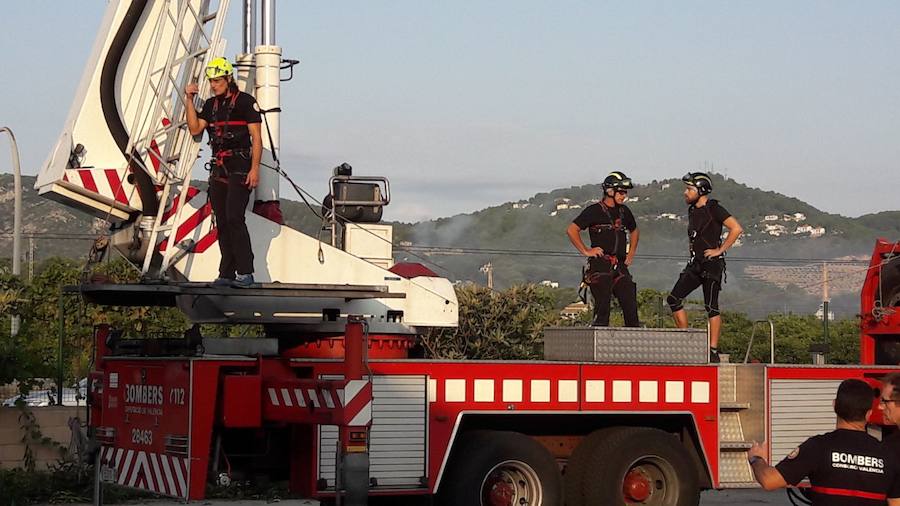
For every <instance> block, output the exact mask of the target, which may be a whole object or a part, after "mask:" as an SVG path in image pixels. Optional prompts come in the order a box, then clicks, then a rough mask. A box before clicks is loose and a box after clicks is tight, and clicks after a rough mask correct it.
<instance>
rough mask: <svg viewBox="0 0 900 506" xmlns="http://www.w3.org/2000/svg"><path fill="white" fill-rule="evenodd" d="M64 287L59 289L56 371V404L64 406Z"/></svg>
mask: <svg viewBox="0 0 900 506" xmlns="http://www.w3.org/2000/svg"><path fill="white" fill-rule="evenodd" d="M63 297H64V294H63V289H62V288H60V289H59V314H58V316H59V360H58V362H59V365H58V370H57V371H56V374H57V378H56V405H57V406H62V396H63V338H64V337H65V335H66V313H65V307H66V305H65V301H64V300H63Z"/></svg>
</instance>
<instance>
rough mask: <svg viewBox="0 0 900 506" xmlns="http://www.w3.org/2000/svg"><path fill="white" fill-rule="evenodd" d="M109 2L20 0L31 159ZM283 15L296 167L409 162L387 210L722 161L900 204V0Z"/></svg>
mask: <svg viewBox="0 0 900 506" xmlns="http://www.w3.org/2000/svg"><path fill="white" fill-rule="evenodd" d="M106 4H107V2H105V1H100V0H80V1H78V2H59V1H50V0H29V1H28V2H17V1H13V0H0V47H2V48H3V50H4V51H3V53H4V62H5V65H6V69H4V71H2V72H0V84H2V89H3V93H0V126H8V127H10V128H11V129H12V130H13V131H14V132H15V134H16V138H17V141H18V145H19V152H20V157H21V165H22V170H23V172H24V173H25V174H31V175H34V174H36V173H37V171H38V170H39V169H40V165H41V164H42V163H43V162H44V160H45V159H46V157H47V155H48V153H49V151H50V149H51V147H52V146H53V144H54V143H55V141H56V139H57V137H58V135H59V133H60V130H61V128H62V125H63V121H64V119H65V116H66V114H67V113H68V110H69V107H70V104H71V101H72V98H73V95H74V92H75V88H76V87H77V84H78V82H79V80H80V78H81V74H82V72H83V70H84V63H85V61H86V59H87V56H88V53H89V51H90V48H91V45H92V43H93V40H94V38H95V36H96V31H97V28H98V26H99V24H100V21H101V19H102V17H103V11H104V9H105V8H106ZM231 4H232V8H231V9H232V10H231V13H230V16H231V21H230V22H229V25H228V26H229V27H228V29H227V30H226V34H225V36H226V37H227V38H228V39H229V44H228V50H227V54H228V55H229V56H231V55H233V54H234V53H236V52H238V51H239V49H240V48H239V44H240V40H241V38H240V32H239V31H238V27H239V23H238V21H239V19H240V14H239V7H240V4H241V2H240V0H232V2H231ZM277 15H278V22H277V23H278V24H277V29H276V36H277V42H278V44H279V45H281V46H282V47H283V55H284V57H285V58H294V59H299V60H301V65H300V67H299V68H298V69H297V71H296V72H295V77H294V79H293V80H292V81H289V82H285V83H282V84H283V88H282V109H283V114H282V119H281V125H282V141H281V146H282V153H281V158H282V167H283V168H284V169H285V170H286V171H287V172H288V173H289V174H290V175H291V176H292V178H294V180H295V181H296V182H298V183H299V184H300V185H301V186H303V187H304V188H305V189H307V190H308V191H310V192H311V193H312V194H313V195H323V194H324V193H325V192H326V191H327V181H328V177H329V176H330V174H331V168H332V167H334V166H336V165H338V164H340V163H341V162H345V161H346V162H349V163H350V164H351V165H353V166H354V170H355V173H356V174H360V175H383V176H387V177H388V178H389V179H390V181H391V190H392V202H391V204H390V205H389V206H388V207H387V208H386V210H385V217H386V218H387V219H391V220H403V221H417V220H422V219H430V218H436V217H442V216H450V215H453V214H457V213H464V212H472V211H475V210H477V209H481V208H484V207H488V206H491V205H498V204H502V203H504V202H508V201H516V200H520V199H524V198H528V197H530V196H532V195H533V194H535V193H538V192H543V191H549V190H552V189H556V188H563V187H569V186H573V185H583V184H592V183H598V182H600V181H601V180H602V179H603V177H604V176H605V175H606V174H607V173H608V172H610V171H611V170H623V171H625V172H626V173H627V174H628V175H630V176H631V177H632V178H634V179H635V181H636V182H638V183H647V182H650V181H651V180H659V179H664V178H670V177H680V176H681V175H683V174H684V173H685V172H686V171H687V170H699V169H702V168H704V167H707V168H712V169H714V170H715V171H716V172H720V173H724V174H726V175H727V176H729V177H732V178H734V179H736V180H737V181H739V182H742V183H746V184H748V185H750V186H754V187H760V188H763V189H766V190H774V191H778V192H780V193H784V194H786V195H790V196H795V197H798V198H800V199H802V200H804V201H807V202H809V203H810V204H812V205H814V206H816V207H818V208H819V209H822V210H824V211H828V212H832V213H840V214H843V215H845V216H859V215H861V214H866V213H872V212H879V211H885V210H897V209H900V201H898V197H897V195H896V194H897V189H898V188H900V170H898V169H900V167H898V166H900V142H898V141H900V135H898V134H900V58H897V57H896V56H893V57H892V56H890V55H891V54H895V55H896V52H897V50H898V48H900V2H896V1H893V0H890V1H876V0H872V1H863V2H839V1H826V0H815V1H805V0H796V1H791V2H784V1H769V0H754V1H752V2H749V1H721V0H709V1H691V0H682V1H678V2H670V1H659V2H651V1H637V0H636V1H621V2H605V1H564V0H557V1H549V0H548V1H533V0H498V1H493V2H483V1H475V0H454V1H452V2H421V1H416V0H393V1H390V2H371V1H361V0H360V1H357V0H346V1H341V2H311V1H297V0H292V1H281V2H278V4H277ZM7 146H8V142H7V140H6V139H0V172H5V173H9V172H11V171H12V169H11V167H12V165H11V162H10V159H9V157H8V156H7V155H6V154H5V152H6V151H7V150H8V147H7ZM282 197H284V198H289V199H294V200H297V196H296V195H294V194H293V190H291V189H290V188H289V187H288V186H287V185H285V184H282Z"/></svg>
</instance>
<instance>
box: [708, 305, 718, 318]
mask: <svg viewBox="0 0 900 506" xmlns="http://www.w3.org/2000/svg"><path fill="white" fill-rule="evenodd" d="M704 307H705V308H706V314H707V316H709V317H710V318H712V317H713V316H719V314H720V313H719V308H718V307H713V306H710V305H709V304H705V305H704Z"/></svg>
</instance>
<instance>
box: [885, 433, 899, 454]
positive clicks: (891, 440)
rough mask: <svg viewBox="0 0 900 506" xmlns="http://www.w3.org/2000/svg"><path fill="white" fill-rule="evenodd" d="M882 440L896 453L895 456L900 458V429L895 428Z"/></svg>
mask: <svg viewBox="0 0 900 506" xmlns="http://www.w3.org/2000/svg"><path fill="white" fill-rule="evenodd" d="M881 441H882V443H883V444H884V445H885V446H886V447H887V448H888V449H889V450H890V451H891V452H892V453H893V454H894V458H896V459H897V460H900V430H894V432H892V433H891V434H888V435H887V436H885V437H884V438H882V439H881Z"/></svg>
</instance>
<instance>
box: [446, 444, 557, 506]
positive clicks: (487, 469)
mask: <svg viewBox="0 0 900 506" xmlns="http://www.w3.org/2000/svg"><path fill="white" fill-rule="evenodd" d="M462 438H463V439H462V440H461V441H459V442H458V443H457V445H456V447H455V448H454V449H453V458H452V460H451V461H450V463H449V466H448V468H447V473H446V475H445V476H444V477H443V478H442V480H441V485H440V491H439V494H438V502H439V503H440V504H442V505H444V506H456V505H466V506H525V505H527V506H562V503H563V502H562V477H561V476H560V473H559V467H558V466H557V465H556V459H554V458H553V456H552V455H550V452H548V451H547V449H546V448H544V447H543V446H541V445H540V444H539V443H537V442H536V441H535V440H533V439H531V438H530V437H528V436H526V435H524V434H520V433H518V432H502V431H475V432H471V433H466V434H464V435H463V436H462Z"/></svg>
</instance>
